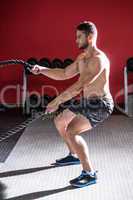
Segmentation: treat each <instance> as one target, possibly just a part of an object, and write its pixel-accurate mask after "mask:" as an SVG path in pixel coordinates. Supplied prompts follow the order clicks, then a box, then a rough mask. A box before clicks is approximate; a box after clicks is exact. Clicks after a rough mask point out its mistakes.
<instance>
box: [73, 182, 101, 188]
mask: <svg viewBox="0 0 133 200" xmlns="http://www.w3.org/2000/svg"><path fill="white" fill-rule="evenodd" d="M96 183H97V181H96V180H95V181H90V182H89V183H86V184H84V185H77V184H73V183H72V184H71V183H70V184H71V185H72V186H74V187H78V188H83V187H86V186H89V185H92V184H96Z"/></svg>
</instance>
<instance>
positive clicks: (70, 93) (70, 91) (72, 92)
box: [56, 57, 103, 103]
mask: <svg viewBox="0 0 133 200" xmlns="http://www.w3.org/2000/svg"><path fill="white" fill-rule="evenodd" d="M88 69H90V73H89V72H88V73H85V74H84V76H82V75H81V76H80V77H79V79H78V80H77V81H76V82H75V83H74V84H73V85H72V86H70V87H69V88H67V89H66V90H65V91H64V92H62V93H61V94H60V95H59V96H58V97H56V98H57V100H59V102H60V103H64V102H66V101H67V100H69V99H72V98H73V97H75V96H77V95H78V94H80V92H81V91H82V90H83V88H84V85H85V84H86V83H87V85H90V84H92V83H93V82H94V81H95V80H96V79H97V78H98V76H99V75H100V74H101V72H102V71H103V67H102V64H101V61H100V58H98V57H96V58H93V59H92V60H91V61H90V63H89V64H88Z"/></svg>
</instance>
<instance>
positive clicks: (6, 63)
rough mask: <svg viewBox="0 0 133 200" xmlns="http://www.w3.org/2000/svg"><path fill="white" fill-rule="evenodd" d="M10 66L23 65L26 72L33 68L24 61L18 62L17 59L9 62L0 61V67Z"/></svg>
mask: <svg viewBox="0 0 133 200" xmlns="http://www.w3.org/2000/svg"><path fill="white" fill-rule="evenodd" d="M12 64H15V65H16V64H21V65H24V67H25V68H26V69H28V70H31V69H32V68H33V65H31V64H29V63H28V62H26V61H23V60H19V59H11V60H3V61H0V65H12Z"/></svg>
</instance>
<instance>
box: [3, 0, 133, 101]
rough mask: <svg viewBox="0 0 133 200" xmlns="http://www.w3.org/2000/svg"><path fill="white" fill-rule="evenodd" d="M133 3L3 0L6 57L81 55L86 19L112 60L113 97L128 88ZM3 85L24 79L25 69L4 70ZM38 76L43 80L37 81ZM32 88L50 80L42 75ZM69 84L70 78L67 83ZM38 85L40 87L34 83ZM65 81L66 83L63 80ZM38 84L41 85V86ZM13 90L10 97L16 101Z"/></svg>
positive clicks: (4, 55)
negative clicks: (79, 39)
mask: <svg viewBox="0 0 133 200" xmlns="http://www.w3.org/2000/svg"><path fill="white" fill-rule="evenodd" d="M132 9H133V1H130V0H127V1H126V0H124V1H123V2H122V1H114V2H112V1H110V2H109V1H104V0H101V1H98V0H96V1H88V0H87V1H86V0H84V1H79V2H78V1H75V0H71V1H63V0H62V1H61V0H58V1H55V0H28V1H27V0H23V1H17V0H11V1H10V0H4V1H1V2H0V60H4V59H11V58H21V59H24V60H26V59H27V58H29V57H36V58H38V59H40V58H41V57H44V56H46V57H49V58H51V59H53V58H54V57H59V58H62V59H64V58H66V57H71V58H73V59H74V58H75V57H76V56H77V54H78V53H79V50H78V48H77V46H76V44H75V27H76V25H77V24H78V23H79V22H80V21H83V20H90V21H93V22H94V23H95V24H96V25H97V28H98V33H99V35H98V47H99V48H101V49H102V50H103V51H105V52H106V53H107V55H108V57H109V58H110V61H111V75H110V86H111V92H112V94H113V97H115V94H116V93H117V92H118V91H119V90H120V88H122V87H123V68H124V65H125V62H126V60H127V58H128V57H130V56H133V42H132V37H133V25H132V24H133V21H132V20H133V12H132ZM0 77H1V78H0V86H1V88H2V87H3V86H4V85H7V84H18V83H22V68H21V67H18V66H15V67H13V68H10V69H9V68H4V69H0ZM36 80H37V82H36ZM36 80H35V81H33V84H32V86H33V87H32V89H34V87H35V88H36V89H37V87H40V85H38V83H39V84H41V83H45V77H40V76H39V77H36ZM65 83H68V82H64V84H65ZM34 84H35V85H34ZM58 84H60V83H58ZM37 85H38V86H37ZM13 95H14V93H13V91H10V93H8V95H7V96H8V97H7V100H8V101H10V100H12V99H13Z"/></svg>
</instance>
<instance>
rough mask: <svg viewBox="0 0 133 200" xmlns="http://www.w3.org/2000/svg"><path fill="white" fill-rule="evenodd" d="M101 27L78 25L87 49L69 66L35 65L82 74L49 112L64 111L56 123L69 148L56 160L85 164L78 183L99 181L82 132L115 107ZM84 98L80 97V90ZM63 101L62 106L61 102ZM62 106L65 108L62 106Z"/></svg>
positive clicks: (59, 74)
mask: <svg viewBox="0 0 133 200" xmlns="http://www.w3.org/2000/svg"><path fill="white" fill-rule="evenodd" d="M96 41H97V29H96V26H95V24H94V23H92V22H88V21H85V22H82V23H80V24H79V25H78V26H77V29H76V43H77V45H78V47H79V49H83V52H82V53H81V54H80V55H79V56H78V57H77V59H76V60H75V61H74V62H73V63H72V64H71V65H69V66H67V67H66V68H65V69H59V68H55V69H49V68H46V67H41V66H38V65H35V66H34V68H33V69H32V72H33V73H34V74H39V73H41V74H44V75H45V76H48V77H50V78H53V79H55V80H65V79H69V78H72V77H74V76H76V75H77V74H79V78H78V80H77V81H76V82H75V83H74V84H72V85H71V86H70V87H68V88H67V89H66V90H65V91H64V92H62V93H61V94H60V95H58V96H57V97H56V98H55V99H54V100H52V101H51V102H50V103H49V104H48V105H47V108H46V112H47V113H50V112H54V111H57V110H59V109H60V110H61V112H60V113H59V114H58V115H57V116H56V117H55V118H54V122H55V126H56V128H57V130H58V132H59V134H60V135H61V136H62V137H63V139H64V141H65V142H66V144H67V146H68V148H69V152H70V153H69V154H68V156H66V157H64V158H61V159H59V160H56V163H57V164H58V165H67V164H78V163H81V165H82V168H83V170H82V172H81V175H80V176H79V177H77V178H75V179H73V180H71V181H70V184H71V185H73V186H76V187H84V186H87V185H90V184H93V183H96V180H97V175H96V171H95V170H94V168H93V166H92V163H91V161H90V158H89V152H88V146H87V144H86V142H85V140H84V139H83V137H82V136H81V134H82V133H84V132H85V131H87V130H91V129H92V128H93V127H95V126H96V125H97V124H99V123H100V122H103V121H104V120H105V119H106V118H107V117H108V116H109V115H110V114H111V113H112V111H113V99H112V96H111V94H110V89H109V74H110V63H109V60H108V58H107V56H106V55H105V53H104V52H102V51H101V50H100V49H98V48H97V46H96ZM81 93H82V96H80V100H78V98H75V97H77V96H78V95H79V94H81ZM61 105H62V106H61ZM60 106H61V108H60Z"/></svg>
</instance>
